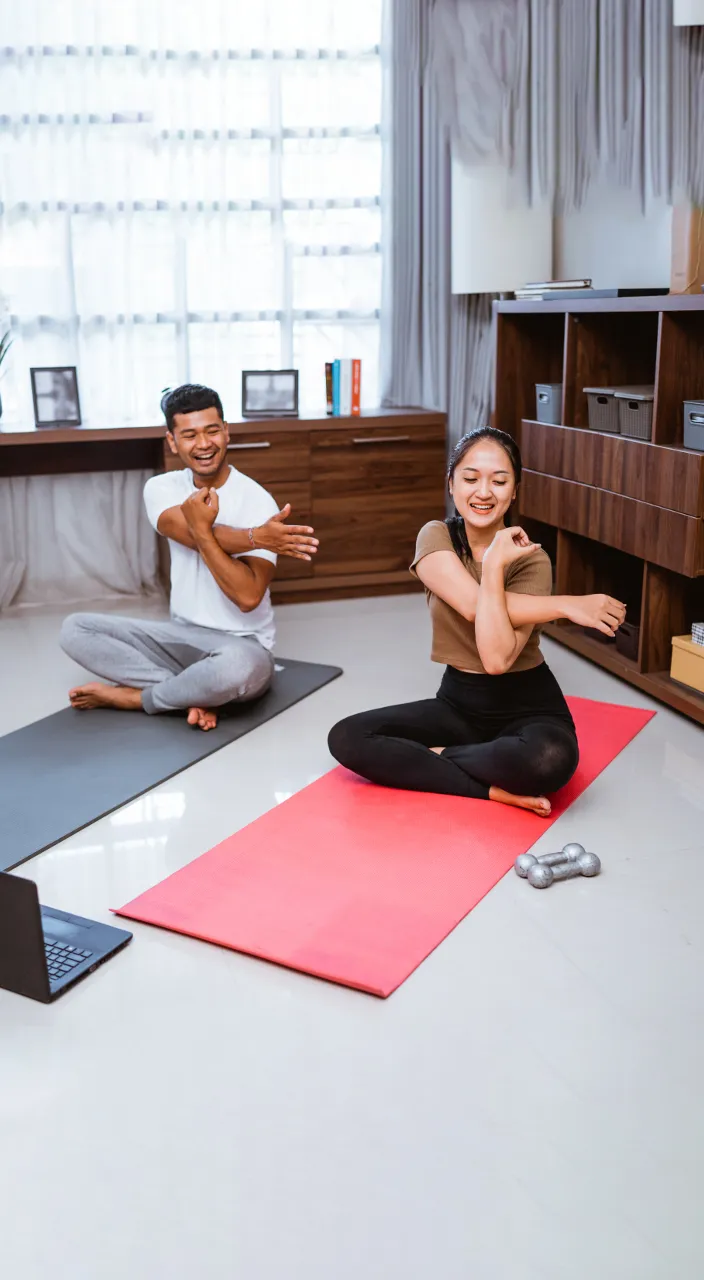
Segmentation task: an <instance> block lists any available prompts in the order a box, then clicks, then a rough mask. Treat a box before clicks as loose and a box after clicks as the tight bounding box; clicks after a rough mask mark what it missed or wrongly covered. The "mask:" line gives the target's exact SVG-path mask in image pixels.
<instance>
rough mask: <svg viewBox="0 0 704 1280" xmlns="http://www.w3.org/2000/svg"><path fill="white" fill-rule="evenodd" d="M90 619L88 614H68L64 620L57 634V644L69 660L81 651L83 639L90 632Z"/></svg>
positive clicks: (90, 615)
mask: <svg viewBox="0 0 704 1280" xmlns="http://www.w3.org/2000/svg"><path fill="white" fill-rule="evenodd" d="M92 617H93V615H92V614H90V613H70V614H69V615H68V617H67V618H64V620H63V622H62V624H61V631H60V632H59V644H60V645H61V648H62V649H63V651H64V653H67V654H68V656H69V658H72V657H73V656H74V655H75V654H76V653H77V652H81V651H82V649H83V643H84V640H85V637H86V635H87V633H88V632H89V631H90V630H91V626H90V621H91V619H92Z"/></svg>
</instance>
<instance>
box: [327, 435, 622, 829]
mask: <svg viewBox="0 0 704 1280" xmlns="http://www.w3.org/2000/svg"><path fill="white" fill-rule="evenodd" d="M520 480H521V456H520V453H519V451H518V447H517V445H516V443H515V441H514V440H513V439H512V438H511V436H508V435H506V434H505V433H504V432H503V431H496V430H494V429H493V428H491V427H486V428H482V429H480V430H477V431H472V432H470V434H469V435H466V436H464V437H463V439H462V440H460V441H459V443H458V445H457V446H456V448H455V450H454V452H453V455H452V458H451V461H450V467H449V471H448V488H449V491H450V494H451V496H452V498H453V499H454V503H455V509H456V512H457V514H456V515H455V516H453V517H452V518H450V519H449V520H447V521H445V522H443V521H440V520H434V521H432V522H431V523H430V524H427V525H425V527H424V528H423V529H421V531H420V533H419V535H418V542H417V545H416V556H415V560H414V562H413V565H412V566H411V568H412V571H413V572H414V573H415V574H416V575H417V577H418V578H420V580H421V582H422V583H423V585H424V586H425V589H426V596H427V600H428V605H429V608H430V616H431V621H432V628H433V647H432V658H433V661H435V662H442V663H445V664H446V670H445V674H444V676H443V679H442V683H441V685H440V689H439V691H438V693H437V696H436V697H435V698H429V699H426V700H425V701H423V702H412V703H407V704H405V705H402V706H396V707H384V708H382V709H380V710H378V711H367V712H364V713H362V714H361V715H355V716H350V717H349V719H347V720H342V721H340V723H339V724H336V725H335V727H334V728H333V729H332V731H331V733H330V738H329V745H330V750H331V752H332V754H333V756H334V757H335V759H336V760H338V761H339V762H340V764H343V765H346V766H347V768H348V769H352V770H354V772H355V773H358V774H361V776H362V777H364V778H368V779H369V780H370V781H372V782H376V783H379V784H381V785H382V786H387V787H400V788H404V789H405V790H408V791H436V792H441V793H442V794H444V795H455V796H471V797H474V798H475V799H482V800H495V801H498V802H500V803H502V804H510V805H517V806H518V807H519V808H522V809H530V810H532V811H533V812H534V813H537V814H539V815H540V816H541V817H548V815H549V814H550V801H549V800H548V799H547V793H550V792H554V791H557V790H559V788H560V787H564V785H565V783H567V782H569V780H570V778H571V777H572V774H573V773H574V771H575V769H576V767H577V762H578V760H579V749H578V746H577V735H576V733H575V727H574V722H573V720H572V716H571V715H570V712H569V708H568V706H567V703H566V702H565V699H564V697H563V695H562V692H561V690H560V687H559V685H558V683H557V681H556V679H555V677H554V676H553V674H552V672H551V671H550V669H549V667H548V666H547V665H546V663H545V661H544V659H543V656H542V654H541V652H540V624H541V623H543V622H549V621H552V620H553V619H557V618H569V619H570V620H571V621H573V622H577V623H580V624H582V625H587V626H590V627H596V628H597V629H598V630H599V631H602V632H603V633H604V634H606V635H614V634H615V633H616V630H617V629H618V627H619V626H620V625H621V623H622V622H623V620H624V618H625V614H626V610H625V608H624V606H623V605H622V604H620V603H619V602H618V601H617V600H612V599H611V598H610V597H609V596H603V595H600V596H563V597H559V596H552V595H551V589H552V568H551V565H550V559H549V557H548V556H547V554H546V553H545V551H543V550H542V549H541V548H540V546H539V545H538V544H536V543H533V542H531V541H530V538H529V537H528V535H527V534H526V533H525V532H524V531H523V529H520V528H517V527H514V526H511V527H509V528H507V527H506V516H507V514H508V512H509V509H510V507H511V504H512V503H513V501H514V500H515V497H516V493H517V490H518V485H519V484H520Z"/></svg>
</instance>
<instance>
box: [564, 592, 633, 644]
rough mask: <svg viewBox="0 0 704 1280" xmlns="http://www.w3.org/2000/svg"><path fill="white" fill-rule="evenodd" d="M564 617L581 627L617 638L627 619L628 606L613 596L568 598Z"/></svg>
mask: <svg viewBox="0 0 704 1280" xmlns="http://www.w3.org/2000/svg"><path fill="white" fill-rule="evenodd" d="M564 616H565V617H566V618H568V619H569V621H570V622H576V624H577V626H579V627H592V628H593V629H594V630H595V631H601V632H602V633H603V635H605V636H615V635H616V632H617V631H618V628H619V627H620V626H621V623H622V622H625V619H626V606H625V604H621V601H620V600H614V599H613V598H612V597H611V596H604V595H596V596H566V597H565V610H564Z"/></svg>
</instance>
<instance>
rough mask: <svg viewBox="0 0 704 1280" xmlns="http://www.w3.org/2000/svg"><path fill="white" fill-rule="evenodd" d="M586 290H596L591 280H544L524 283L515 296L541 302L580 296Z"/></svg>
mask: <svg viewBox="0 0 704 1280" xmlns="http://www.w3.org/2000/svg"><path fill="white" fill-rule="evenodd" d="M584 290H587V291H589V292H592V293H593V292H594V291H593V290H592V282H591V280H543V281H542V282H541V283H538V284H524V285H523V288H522V289H516V294H515V296H516V298H521V299H528V300H531V301H534V302H540V301H541V300H543V299H545V298H565V297H568V298H569V297H572V296H573V295H577V296H578V295H579V294H580V293H582V292H583V291H584ZM614 292H615V290H614Z"/></svg>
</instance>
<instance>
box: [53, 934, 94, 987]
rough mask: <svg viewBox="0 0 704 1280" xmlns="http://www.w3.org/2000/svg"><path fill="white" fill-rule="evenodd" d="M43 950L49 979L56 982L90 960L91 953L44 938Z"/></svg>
mask: <svg viewBox="0 0 704 1280" xmlns="http://www.w3.org/2000/svg"><path fill="white" fill-rule="evenodd" d="M44 950H45V952H46V963H47V968H48V970H49V977H50V978H53V979H54V980H56V979H57V978H65V977H67V975H68V974H69V973H73V970H74V969H77V968H78V966H79V964H83V961H84V960H90V957H91V956H92V954H93V952H92V951H81V950H79V948H78V947H69V946H67V945H66V943H65V942H57V941H56V939H55V938H47V937H45V938H44Z"/></svg>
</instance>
